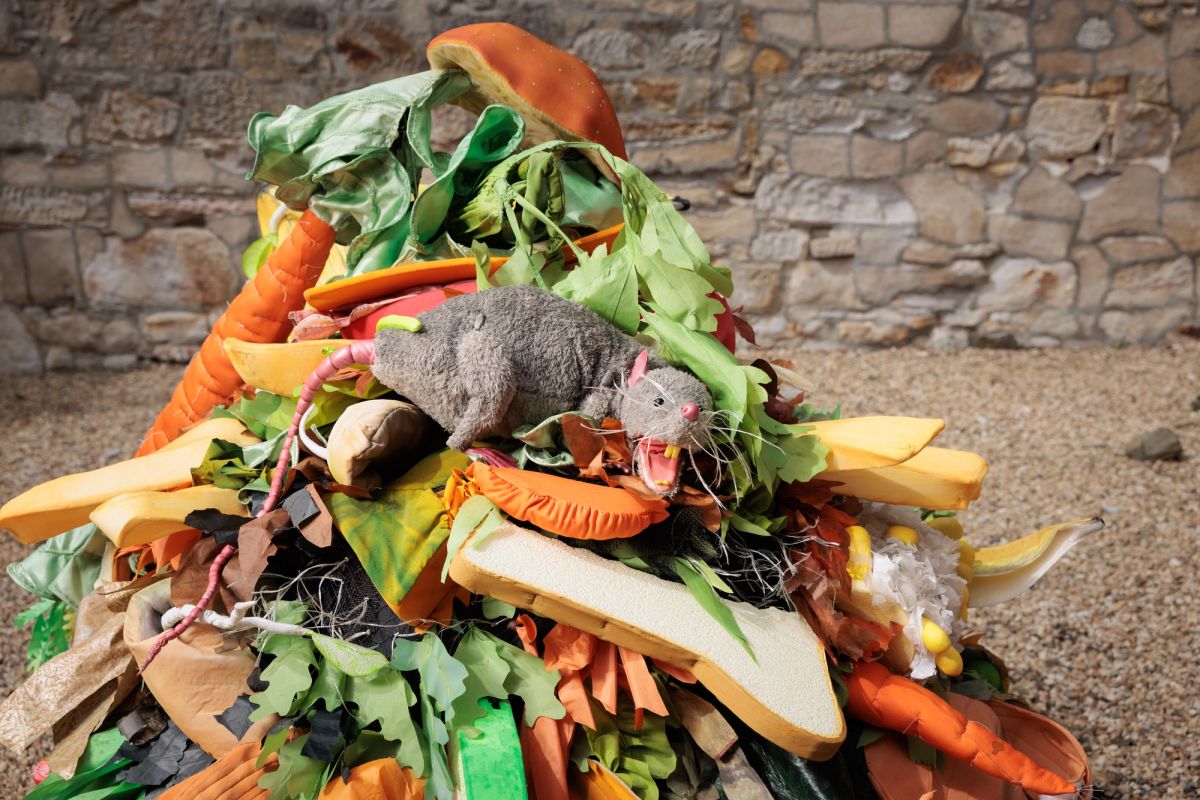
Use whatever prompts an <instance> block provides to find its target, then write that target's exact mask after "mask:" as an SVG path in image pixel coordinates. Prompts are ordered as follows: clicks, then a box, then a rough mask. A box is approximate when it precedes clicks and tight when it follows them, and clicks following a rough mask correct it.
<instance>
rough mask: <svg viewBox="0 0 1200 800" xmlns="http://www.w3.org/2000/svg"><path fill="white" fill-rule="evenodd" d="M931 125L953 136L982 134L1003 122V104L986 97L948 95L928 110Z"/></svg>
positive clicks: (996, 127)
mask: <svg viewBox="0 0 1200 800" xmlns="http://www.w3.org/2000/svg"><path fill="white" fill-rule="evenodd" d="M927 113H928V115H929V122H930V124H931V125H933V127H935V128H937V129H938V130H940V131H942V132H943V133H948V134H951V135H954V136H982V135H984V134H988V133H991V132H993V131H995V130H998V129H999V128H1000V126H1001V125H1003V124H1004V118H1005V112H1004V108H1003V106H1001V105H1000V104H999V103H997V102H995V101H994V100H991V99H988V98H986V97H950V98H947V99H945V100H942V101H941V102H940V103H937V104H935V105H934V106H932V107H931V108H930V109H929V110H928V112H927Z"/></svg>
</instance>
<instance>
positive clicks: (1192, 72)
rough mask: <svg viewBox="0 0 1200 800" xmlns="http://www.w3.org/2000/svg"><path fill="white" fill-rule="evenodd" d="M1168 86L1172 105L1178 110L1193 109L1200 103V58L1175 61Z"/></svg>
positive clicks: (1192, 57)
mask: <svg viewBox="0 0 1200 800" xmlns="http://www.w3.org/2000/svg"><path fill="white" fill-rule="evenodd" d="M1168 85H1169V86H1170V90H1171V103H1172V104H1173V105H1174V106H1175V107H1176V108H1191V107H1192V106H1194V105H1196V104H1197V103H1200V56H1188V57H1187V58H1176V59H1173V60H1172V61H1171V68H1170V72H1169V74H1168Z"/></svg>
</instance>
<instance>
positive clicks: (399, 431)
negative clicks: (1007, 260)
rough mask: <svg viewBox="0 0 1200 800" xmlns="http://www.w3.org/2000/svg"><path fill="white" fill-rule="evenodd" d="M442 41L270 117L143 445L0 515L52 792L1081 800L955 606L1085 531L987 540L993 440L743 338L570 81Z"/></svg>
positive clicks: (6, 714) (588, 90) (1, 723)
mask: <svg viewBox="0 0 1200 800" xmlns="http://www.w3.org/2000/svg"><path fill="white" fill-rule="evenodd" d="M428 57H429V62H430V65H431V69H430V70H428V71H426V72H421V73H417V74H413V75H408V76H404V77H398V78H395V79H393V80H390V81H387V82H384V83H380V84H377V85H373V86H368V87H366V88H363V89H359V90H357V91H353V92H350V93H348V94H344V95H338V96H335V97H331V98H328V99H326V100H324V101H322V102H320V103H317V104H316V105H314V106H312V107H310V108H298V107H295V106H289V107H288V108H287V109H286V110H285V111H284V112H283V113H282V114H280V115H278V116H273V115H270V114H259V115H257V116H255V117H254V119H252V120H251V121H250V124H249V139H250V144H251V146H252V148H253V149H254V152H255V161H254V166H253V169H252V170H251V172H250V174H249V176H248V177H249V178H250V179H253V180H257V181H262V182H263V183H264V184H265V185H266V186H267V187H268V188H266V189H265V190H264V191H263V192H262V193H261V194H260V195H259V197H258V200H257V204H258V216H259V222H260V227H261V233H262V238H261V239H259V240H258V241H256V242H255V243H254V244H253V245H252V246H251V247H250V248H249V249H248V250H247V251H246V253H245V256H244V258H243V267H244V269H245V271H246V274H247V282H246V284H245V285H244V287H243V288H242V290H241V292H240V293H239V295H238V296H237V297H236V298H235V299H234V300H233V301H232V302H231V303H230V305H229V307H228V308H227V309H226V311H225V313H224V314H223V315H222V316H221V317H220V319H218V321H217V322H216V324H215V325H214V326H213V330H212V332H211V333H210V334H209V336H208V338H207V339H206V340H205V341H204V344H203V345H202V347H201V348H200V350H199V352H198V353H197V354H196V356H195V357H194V358H193V359H192V361H191V363H190V364H189V365H188V367H187V370H186V371H185V373H184V375H183V377H182V379H181V380H180V382H179V385H178V386H177V387H176V389H175V391H174V394H173V395H172V396H171V399H170V402H169V403H168V404H167V406H166V407H165V408H164V409H163V410H162V412H161V413H160V414H159V416H158V418H157V419H156V420H155V421H154V424H153V425H152V427H151V428H150V430H149V432H148V433H147V434H146V436H145V439H144V441H143V443H142V445H141V447H140V448H139V449H138V451H137V453H136V454H135V455H134V457H132V458H130V459H128V460H126V461H122V462H120V463H116V464H110V465H109V466H105V467H101V468H99V469H96V470H93V471H91V472H86V473H82V474H77V475H68V476H64V477H60V478H57V479H55V480H52V481H49V482H47V483H44V484H41V485H39V486H35V487H33V488H31V489H29V490H28V491H26V492H25V493H24V494H22V495H20V496H18V497H16V498H13V499H11V500H9V501H8V502H7V503H6V504H5V505H4V506H3V508H0V528H4V529H7V530H8V531H10V532H11V533H12V534H13V535H14V536H16V537H17V538H18V539H19V540H20V541H22V542H25V543H28V544H36V545H37V547H36V548H35V549H33V550H32V551H31V553H30V554H29V555H28V557H26V558H25V559H24V560H22V561H20V562H18V563H16V564H13V565H11V566H10V567H9V574H10V576H11V577H12V579H13V580H14V581H15V582H16V583H17V584H18V585H20V586H21V587H22V588H23V589H26V590H27V591H29V592H31V593H32V594H33V595H35V600H34V602H33V604H32V606H31V608H30V609H29V610H28V611H27V612H26V613H24V614H22V615H21V617H20V618H19V620H18V622H19V623H20V624H23V625H30V624H31V625H32V626H33V632H32V637H31V643H30V647H29V653H28V668H29V672H30V674H29V675H28V677H27V679H26V681H25V682H24V683H23V684H22V685H21V686H19V687H17V688H16V690H15V691H13V693H12V694H11V695H10V696H9V697H8V698H7V699H5V700H4V701H3V703H0V744H3V745H4V746H5V747H7V748H8V749H10V750H12V751H13V752H16V753H22V752H25V751H26V750H28V749H29V748H31V747H34V746H36V747H44V746H45V745H44V740H43V739H42V737H43V735H44V734H46V733H48V732H49V733H52V734H53V741H54V744H53V747H52V748H51V749H50V750H49V751H48V752H46V753H45V759H44V760H43V761H42V762H41V763H40V764H39V766H38V769H37V770H36V774H35V775H34V776H32V778H31V785H30V791H29V793H28V795H27V798H29V800H57V799H58V798H71V797H87V798H90V799H93V800H99V799H100V798H160V799H161V800H182V799H183V798H210V799H211V800H215V799H216V798H229V799H231V800H238V798H271V800H314V799H315V798H318V797H319V798H342V799H343V800H345V799H346V798H364V799H365V798H438V799H439V800H448V798H452V797H464V798H467V799H468V800H484V799H485V798H486V799H488V800H492V799H497V800H503V799H504V798H523V797H533V798H536V799H537V800H560V799H561V800H566V799H567V798H632V797H638V798H643V799H644V800H656V798H702V797H718V796H720V797H726V798H762V797H783V798H864V799H865V798H875V797H881V798H885V799H886V800H893V799H895V800H899V799H900V798H917V797H922V798H943V797H945V798H949V797H954V798H979V800H985V798H986V799H990V798H1021V797H1048V796H1054V797H1081V798H1086V797H1090V796H1091V795H1092V792H1093V790H1092V787H1091V777H1090V770H1089V766H1088V761H1087V757H1086V755H1085V754H1084V753H1083V751H1082V749H1081V748H1080V746H1079V744H1078V743H1077V742H1076V741H1075V739H1074V738H1073V737H1072V736H1071V735H1070V734H1069V733H1068V732H1067V731H1065V730H1064V729H1063V728H1062V727H1060V726H1059V725H1057V724H1056V723H1055V722H1053V721H1052V720H1050V719H1047V718H1046V717H1044V716H1041V715H1039V714H1037V713H1036V712H1034V711H1033V710H1030V709H1029V708H1027V707H1026V706H1025V705H1024V704H1022V703H1020V702H1019V701H1018V699H1017V695H1016V694H1015V693H1014V690H1013V687H1011V686H1010V683H1009V678H1008V672H1007V670H1006V669H1005V666H1004V664H1003V663H1001V662H1000V661H999V659H997V658H996V657H995V656H994V655H993V654H991V653H990V652H989V651H988V650H987V649H986V648H985V647H984V646H983V645H982V644H981V641H980V637H979V635H978V634H977V633H976V632H973V631H972V629H971V624H970V618H969V610H970V609H971V608H975V607H979V606H988V605H994V604H997V603H1001V602H1004V601H1005V600H1008V599H1010V598H1012V597H1014V596H1016V595H1017V594H1019V593H1021V592H1022V591H1024V590H1026V589H1027V588H1029V587H1030V586H1031V585H1032V584H1033V583H1034V582H1036V581H1037V580H1038V579H1039V578H1040V577H1041V576H1042V575H1043V574H1044V573H1045V572H1046V571H1047V570H1048V569H1049V568H1050V567H1051V566H1052V565H1053V563H1054V562H1055V561H1057V560H1058V559H1059V558H1061V557H1062V556H1063V555H1064V554H1065V553H1066V552H1067V551H1068V550H1069V549H1070V547H1071V546H1072V545H1073V544H1074V543H1075V542H1077V541H1078V540H1079V539H1081V538H1082V537H1084V536H1086V535H1089V534H1091V533H1093V532H1095V531H1097V530H1099V529H1100V528H1101V527H1102V523H1101V522H1100V521H1099V520H1081V521H1077V522H1069V523H1065V524H1060V525H1054V526H1051V527H1049V528H1046V529H1044V530H1041V531H1038V532H1036V533H1034V534H1031V535H1030V536H1027V537H1025V538H1022V539H1019V540H1016V541H1013V542H1009V543H1007V544H1003V545H1000V546H996V547H987V548H980V549H978V550H976V549H974V548H973V547H972V546H971V544H970V543H969V541H968V538H967V537H966V536H965V535H964V528H963V525H962V523H961V522H960V521H959V519H958V517H956V516H955V512H958V511H961V510H963V509H965V508H967V506H968V505H969V503H970V502H971V501H973V500H975V499H976V498H977V497H978V496H979V493H980V490H981V486H982V481H983V478H984V474H985V472H986V464H985V463H984V461H983V459H981V458H980V457H979V456H977V455H975V454H973V453H968V452H961V451H956V450H949V449H944V448H940V447H937V446H935V445H934V444H933V440H934V439H935V438H936V437H937V436H938V435H939V433H940V432H941V431H942V427H943V425H942V422H941V421H940V420H937V419H923V418H909V417H843V416H842V415H841V412H840V406H838V407H836V408H833V409H829V408H818V407H817V406H816V405H814V404H813V402H811V400H813V398H811V397H809V396H808V390H807V389H806V385H805V382H804V380H803V378H802V377H801V375H800V374H799V372H798V371H797V369H796V367H795V366H794V365H793V364H791V363H788V362H784V361H771V360H767V359H765V358H755V357H753V356H750V357H739V355H738V354H737V351H738V349H739V347H738V345H739V341H738V340H739V339H740V340H748V343H749V344H753V331H752V329H751V328H750V326H749V325H748V324H747V323H746V322H745V320H743V319H741V318H740V317H739V316H738V309H737V308H736V307H735V305H734V304H735V303H736V301H737V293H736V291H735V287H734V285H733V278H732V272H731V270H730V269H729V268H728V267H725V266H721V265H715V264H713V263H712V262H711V260H710V258H709V254H708V251H707V250H706V248H705V246H704V244H703V242H702V241H701V239H700V237H699V236H698V235H697V233H696V231H695V230H694V229H693V228H692V227H691V226H690V225H689V224H688V222H687V221H686V219H685V217H684V216H683V215H682V213H681V210H680V208H682V207H683V206H684V205H685V204H682V203H680V204H677V203H676V202H675V201H674V200H673V199H672V198H670V197H668V196H667V195H666V194H664V193H663V191H662V190H661V189H659V188H658V187H657V186H656V185H655V184H654V183H653V182H652V181H651V180H650V179H649V178H647V177H646V176H645V175H644V174H643V173H642V172H641V171H639V170H638V169H637V168H636V167H635V166H633V165H632V164H631V163H630V162H629V161H628V160H627V157H626V152H625V147H624V143H623V140H622V138H621V131H620V126H619V124H618V121H617V118H616V114H615V112H614V110H613V108H612V105H611V102H610V101H609V98H608V96H607V94H606V93H605V91H604V89H603V87H602V86H601V85H600V83H599V81H598V80H597V78H596V76H595V74H594V73H593V72H592V71H591V70H590V69H589V68H588V67H587V66H586V65H585V64H583V63H582V62H580V61H579V60H578V59H576V58H574V57H573V56H571V55H569V54H567V53H565V52H563V51H561V50H558V49H556V48H554V47H552V46H551V45H549V44H547V43H545V42H542V41H540V40H538V39H537V38H535V37H533V36H532V35H530V34H529V33H527V32H525V31H523V30H521V29H519V28H516V27H514V26H511V25H507V24H501V23H483V24H477V25H468V26H466V27H462V28H457V29H454V30H451V31H449V32H447V33H444V34H442V35H441V36H438V37H437V38H436V39H434V40H433V42H431V43H430V45H429V48H428ZM450 103H453V104H457V105H459V106H461V107H462V108H465V109H467V110H468V111H469V112H471V113H472V114H473V115H474V124H473V126H472V127H471V129H470V130H469V131H468V132H467V133H466V135H465V136H463V138H462V139H461V140H460V141H459V142H458V143H457V144H456V146H455V147H454V148H453V150H451V151H450V152H443V151H439V150H436V149H434V147H433V145H432V144H431V140H430V131H431V127H432V124H433V123H432V120H433V115H434V112H435V109H437V108H438V107H440V106H443V105H446V104H450ZM422 179H424V180H425V182H424V183H422ZM746 346H747V345H746V344H745V343H743V344H741V349H742V350H743V351H745V349H746Z"/></svg>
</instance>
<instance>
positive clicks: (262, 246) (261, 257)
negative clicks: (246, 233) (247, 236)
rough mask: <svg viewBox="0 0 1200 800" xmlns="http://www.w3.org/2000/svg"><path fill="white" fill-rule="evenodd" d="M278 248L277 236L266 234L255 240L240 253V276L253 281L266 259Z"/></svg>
mask: <svg viewBox="0 0 1200 800" xmlns="http://www.w3.org/2000/svg"><path fill="white" fill-rule="evenodd" d="M277 247H279V236H278V235H276V234H274V233H268V234H267V235H266V236H264V237H262V238H261V239H255V240H254V241H253V242H251V243H250V245H249V246H248V247H247V248H246V249H245V250H244V251H243V252H242V274H244V275H245V276H246V280H248V281H252V280H254V276H255V275H257V274H258V271H259V270H260V269H262V265H263V264H265V263H267V259H268V258H270V257H271V254H272V253H274V252H275V249H276V248H277Z"/></svg>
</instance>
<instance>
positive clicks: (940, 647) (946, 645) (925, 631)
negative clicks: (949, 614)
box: [921, 617, 950, 655]
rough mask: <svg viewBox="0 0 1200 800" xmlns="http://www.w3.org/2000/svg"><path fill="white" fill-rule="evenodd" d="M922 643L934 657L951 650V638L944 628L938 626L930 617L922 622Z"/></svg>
mask: <svg viewBox="0 0 1200 800" xmlns="http://www.w3.org/2000/svg"><path fill="white" fill-rule="evenodd" d="M921 641H922V642H924V643H925V647H926V648H927V649H928V650H929V652H931V653H933V654H934V655H938V654H939V653H944V652H946V651H947V650H949V649H950V637H949V636H948V635H947V634H946V632H945V631H944V630H942V626H941V625H938V624H937V623H936V622H934V621H933V620H931V619H929V617H925V618H924V619H923V620H921Z"/></svg>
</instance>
